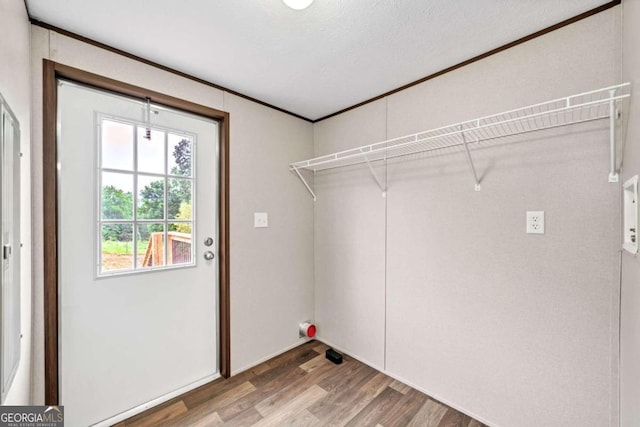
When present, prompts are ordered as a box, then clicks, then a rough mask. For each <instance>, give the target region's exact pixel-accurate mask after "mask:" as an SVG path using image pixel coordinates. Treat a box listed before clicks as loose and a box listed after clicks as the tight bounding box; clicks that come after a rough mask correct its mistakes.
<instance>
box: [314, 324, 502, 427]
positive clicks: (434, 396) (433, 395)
mask: <svg viewBox="0 0 640 427" xmlns="http://www.w3.org/2000/svg"><path fill="white" fill-rule="evenodd" d="M316 340H317V341H319V342H321V343H323V344H326V345H328V346H329V347H331V348H333V349H334V350H336V351H339V352H340V353H344V354H346V355H347V356H349V357H350V358H352V359H355V360H357V361H358V362H361V363H364V364H365V365H367V366H369V367H371V368H373V369H375V370H376V371H380V372H382V373H383V374H385V375H387V376H389V377H391V378H393V379H394V380H398V381H400V382H401V383H403V384H406V385H408V386H409V387H411V388H415V389H416V390H418V391H420V392H422V393H424V394H426V395H427V396H429V398H431V399H433V400H437V401H438V402H440V403H443V404H445V405H447V406H449V407H450V408H453V409H455V410H456V411H458V412H462V413H463V414H465V415H468V416H470V417H471V418H473V419H475V420H477V421H480V422H481V423H483V424H486V425H488V426H492V427H501V426H500V425H498V424H496V423H494V422H491V421H488V420H487V419H485V418H484V417H481V416H479V415H477V414H474V413H473V412H472V411H469V410H468V409H465V408H463V407H462V406H460V405H458V404H456V403H453V402H451V401H449V400H448V399H445V398H443V397H441V396H440V395H438V394H436V393H433V392H431V391H429V390H427V389H426V388H424V387H421V386H419V385H417V384H415V383H413V382H412V381H409V380H407V379H406V378H403V377H401V376H400V375H397V374H394V373H393V372H389V371H388V370H386V369H383V368H381V367H379V366H378V365H376V364H375V363H370V362H369V361H367V360H366V359H363V358H361V357H358V356H353V355H352V354H351V353H350V352H349V351H348V350H344V349H342V348H341V347H340V346H336V345H334V344H332V343H330V342H329V341H328V340H325V339H323V338H322V337H319V338H316Z"/></svg>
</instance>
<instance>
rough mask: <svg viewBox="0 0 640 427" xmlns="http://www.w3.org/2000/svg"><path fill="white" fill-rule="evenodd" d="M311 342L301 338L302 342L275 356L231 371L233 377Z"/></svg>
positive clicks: (266, 357)
mask: <svg viewBox="0 0 640 427" xmlns="http://www.w3.org/2000/svg"><path fill="white" fill-rule="evenodd" d="M309 341H312V340H310V339H307V340H305V339H304V338H301V339H300V341H299V342H298V343H296V344H292V345H290V346H288V347H286V348H284V349H282V350H278V351H276V352H275V353H273V354H271V355H269V356H265V357H263V358H261V359H258V360H257V361H255V362H251V363H250V364H248V365H245V366H244V367H242V368H239V369H234V370H232V371H231V376H234V375H238V374H240V373H242V372H244V371H248V370H249V369H251V368H253V367H255V366H258V365H259V364H261V363H264V362H266V361H267V360H270V359H273V358H274V357H276V356H280V355H281V354H282V353H286V352H287V351H289V350H293V349H294V348H296V347H300V346H301V345H302V344H305V343H307V342H309ZM231 366H233V364H231Z"/></svg>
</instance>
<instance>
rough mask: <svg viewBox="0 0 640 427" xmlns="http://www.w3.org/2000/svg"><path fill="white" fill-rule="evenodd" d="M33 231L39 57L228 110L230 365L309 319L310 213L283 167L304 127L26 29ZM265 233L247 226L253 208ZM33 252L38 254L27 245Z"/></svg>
mask: <svg viewBox="0 0 640 427" xmlns="http://www.w3.org/2000/svg"><path fill="white" fill-rule="evenodd" d="M31 32H32V46H33V47H32V68H33V76H34V77H33V105H34V115H33V129H34V132H33V135H34V138H33V153H34V158H33V183H34V185H33V192H34V193H33V201H34V233H36V235H42V185H41V182H42V156H41V152H42V115H41V109H42V107H41V106H42V83H41V82H42V58H47V59H51V60H53V61H56V62H60V63H63V64H66V65H70V66H73V67H76V68H80V69H83V70H86V71H90V72H93V73H96V74H101V75H104V76H107V77H110V78H114V79H117V80H120V81H124V82H127V83H130V84H134V85H137V86H141V87H145V88H148V89H151V90H155V91H158V92H162V93H166V94H169V95H172V96H175V97H179V98H183V99H186V100H188V101H192V102H195V103H199V104H202V105H206V106H209V107H212V108H216V109H220V110H224V111H228V112H229V113H230V157H231V164H230V211H231V212H230V215H231V223H230V227H231V229H230V243H231V245H230V246H231V259H230V263H231V277H230V280H231V290H230V293H231V369H232V372H237V371H239V370H242V369H246V368H248V367H250V366H251V365H253V364H256V363H258V362H259V361H261V360H264V359H266V358H269V357H270V356H272V355H274V354H278V353H280V352H282V351H284V350H285V349H287V348H289V347H292V346H295V345H297V344H298V343H299V342H300V339H299V338H298V330H297V325H298V322H300V321H302V320H306V319H308V318H311V317H312V315H313V273H312V272H313V235H312V230H313V226H312V222H313V207H312V202H311V201H309V200H308V198H307V197H306V190H305V189H304V188H303V187H302V186H301V185H300V184H299V183H298V182H297V180H296V179H295V178H294V177H293V176H291V175H290V173H289V172H288V171H287V165H288V163H290V162H292V161H295V160H299V159H301V158H306V157H309V156H310V155H311V153H312V125H311V123H308V122H305V121H303V120H300V119H297V118H294V117H292V116H289V115H286V114H284V113H280V112H277V111H275V110H272V109H269V108H267V107H263V106H260V105H258V104H255V103H253V102H250V101H247V100H245V99H242V98H238V97H236V96H233V95H230V94H228V93H225V92H222V91H220V90H217V89H214V88H212V87H209V86H204V85H202V84H199V83H196V82H193V81H191V80H187V79H184V78H182V77H178V76H176V75H173V74H170V73H168V72H165V71H161V70H159V69H156V68H153V67H151V66H148V65H145V64H143V63H140V62H137V61H134V60H131V59H127V58H125V57H122V56H120V55H117V54H115V53H112V52H107V51H104V50H102V49H99V48H96V47H95V46H92V45H88V44H86V43H83V42H80V41H77V40H75V39H71V38H69V37H66V36H62V35H60V34H57V33H55V32H52V31H48V30H45V29H43V28H40V27H35V26H33V27H32V28H31ZM256 211H258V212H268V213H269V228H267V229H254V228H253V212H256ZM35 243H36V245H34V253H35V254H41V253H42V250H43V249H42V244H41V242H35ZM35 259H36V260H37V262H36V263H34V283H35V292H34V307H35V309H34V362H33V363H34V365H33V366H34V380H33V387H34V389H33V393H34V400H35V401H36V402H42V401H43V399H44V352H43V343H44V338H43V294H42V283H43V278H42V268H43V267H42V262H41V257H40V256H36V257H35Z"/></svg>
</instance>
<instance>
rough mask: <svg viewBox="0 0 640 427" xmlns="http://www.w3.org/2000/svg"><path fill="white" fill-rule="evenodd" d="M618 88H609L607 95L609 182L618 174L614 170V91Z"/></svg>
mask: <svg viewBox="0 0 640 427" xmlns="http://www.w3.org/2000/svg"><path fill="white" fill-rule="evenodd" d="M617 91H618V88H615V89H611V90H610V91H609V95H610V98H611V101H609V155H610V156H611V159H610V162H611V163H610V166H609V167H610V169H609V182H618V181H619V179H620V176H619V175H618V171H617V170H616V119H617V118H618V112H617V111H616V100H615V96H616V92H617Z"/></svg>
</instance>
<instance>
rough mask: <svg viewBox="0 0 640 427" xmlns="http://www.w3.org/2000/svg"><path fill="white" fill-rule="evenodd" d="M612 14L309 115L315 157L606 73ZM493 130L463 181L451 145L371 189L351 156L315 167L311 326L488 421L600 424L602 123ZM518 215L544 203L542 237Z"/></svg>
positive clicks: (608, 250)
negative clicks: (359, 102) (337, 165)
mask: <svg viewBox="0 0 640 427" xmlns="http://www.w3.org/2000/svg"><path fill="white" fill-rule="evenodd" d="M619 15H620V10H619V8H613V9H610V10H608V11H605V12H602V13H600V14H598V15H595V16H593V17H591V18H588V19H585V20H583V21H580V22H578V23H575V24H572V25H570V26H568V27H565V28H562V29H560V30H557V31H555V32H553V33H550V34H547V35H545V36H543V37H540V38H537V39H535V40H533V41H529V42H527V43H525V44H522V45H519V46H517V47H514V48H512V49H509V50H507V51H505V52H502V53H500V54H497V55H494V56H491V57H489V58H487V59H484V60H482V61H479V62H476V63H474V64H472V65H469V66H466V67H464V68H461V69H459V70H456V71H454V72H451V73H448V74H446V75H443V76H441V77H438V78H436V79H433V80H430V81H427V82H425V83H423V84H421V85H419V86H415V87H413V88H410V89H407V90H404V91H402V92H399V93H397V94H394V95H392V96H389V97H387V98H386V99H382V100H379V101H376V102H375V103H373V104H368V105H365V106H364V107H361V108H359V109H357V110H354V111H350V112H347V113H345V114H342V115H339V116H337V117H334V118H330V119H327V120H325V121H323V122H320V123H318V124H316V126H315V131H314V138H315V140H314V146H315V155H321V154H326V153H328V152H332V151H335V150H338V149H345V148H351V147H356V146H358V145H361V144H368V143H373V142H377V141H379V140H384V139H385V138H393V137H398V136H401V135H405V134H410V133H414V132H418V131H421V130H425V129H429V128H434V127H438V126H443V125H448V124H452V123H456V122H458V121H462V120H465V119H472V118H474V117H478V116H482V115H487V114H492V113H498V112H500V111H505V110H508V109H511V108H517V107H521V106H525V105H529V104H533V103H537V102H543V101H546V100H550V99H553V98H556V97H560V96H566V95H571V94H574V93H579V92H582V91H586V90H591V89H596V88H600V87H605V86H608V85H611V84H615V83H618V82H619V75H620V66H619V64H620V50H619V46H620V32H619V29H620V26H619V25H620V22H619ZM511 141H512V142H514V143H511V144H507V145H498V146H494V147H488V148H482V149H477V150H474V151H473V155H474V158H475V159H476V162H477V164H476V167H477V168H478V171H479V173H480V174H481V175H482V177H483V180H482V191H481V192H474V189H473V180H472V178H471V173H470V171H469V169H468V166H467V163H466V159H465V157H464V154H463V153H462V152H459V151H457V152H449V153H445V154H442V155H433V156H422V157H420V156H418V157H413V158H411V159H408V160H407V159H402V160H398V161H393V162H392V161H390V162H389V163H388V165H387V166H386V180H387V185H388V192H387V197H386V199H383V198H381V195H380V190H379V189H378V188H377V187H376V185H375V183H374V181H373V180H372V179H371V178H370V177H369V175H368V171H367V170H366V168H363V167H360V168H358V167H355V168H349V169H339V170H334V171H332V172H329V173H320V174H317V175H316V178H315V180H316V190H317V195H318V202H317V204H316V209H315V234H316V254H315V257H316V266H315V268H316V273H315V278H316V300H315V305H316V318H317V323H318V328H319V336H320V338H321V339H323V340H325V341H326V342H328V343H331V344H333V345H335V346H336V347H337V348H339V349H342V350H344V351H346V352H349V353H351V354H352V355H353V356H355V357H357V358H360V359H363V360H365V361H369V362H370V363H371V364H373V365H374V366H376V367H377V366H381V367H383V368H384V369H386V371H387V372H388V373H389V374H391V375H393V376H396V377H399V378H401V379H404V380H405V381H406V382H408V383H410V384H412V385H414V386H416V387H417V388H419V389H422V390H423V391H425V392H426V393H427V394H429V395H431V396H433V397H435V398H437V399H440V400H442V401H444V402H446V403H449V404H451V405H452V406H455V407H457V408H459V409H461V410H462V411H463V412H466V413H468V414H470V415H472V416H475V417H477V418H479V419H481V420H483V421H485V422H486V423H488V424H490V425H495V426H504V427H506V426H509V427H511V426H540V425H545V426H546V425H580V426H594V427H595V426H605V425H609V426H615V425H617V423H618V419H617V416H618V408H617V401H618V398H617V389H618V375H617V358H618V353H617V351H618V346H617V336H618V335H617V334H618V321H617V319H618V298H619V294H618V292H619V238H618V236H619V234H620V225H619V218H620V208H619V200H620V196H619V194H620V193H619V190H620V186H619V185H616V184H610V183H608V182H607V176H608V151H607V149H608V138H607V130H606V124H604V123H597V124H595V125H590V126H582V127H572V128H564V129H560V130H558V131H556V132H552V133H549V132H546V133H538V134H531V135H530V136H524V137H519V138H516V139H513V140H511ZM516 141H526V143H524V142H523V143H516ZM379 172H380V173H381V174H382V176H384V174H385V167H384V165H382V166H380V167H379ZM527 210H544V211H545V212H546V220H547V230H546V234H545V235H543V236H534V235H526V234H525V212H526V211H527ZM385 275H386V277H385ZM356 307H357V308H356ZM385 341H386V342H385Z"/></svg>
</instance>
